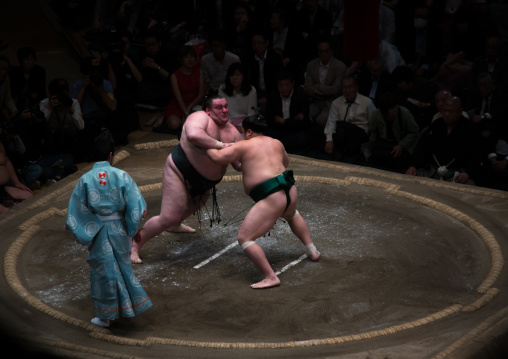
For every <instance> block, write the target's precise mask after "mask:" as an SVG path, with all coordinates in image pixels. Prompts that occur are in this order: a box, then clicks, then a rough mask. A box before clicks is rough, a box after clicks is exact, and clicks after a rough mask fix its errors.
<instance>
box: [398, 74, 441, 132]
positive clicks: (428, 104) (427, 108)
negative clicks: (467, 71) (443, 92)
mask: <svg viewBox="0 0 508 359" xmlns="http://www.w3.org/2000/svg"><path fill="white" fill-rule="evenodd" d="M392 78H393V81H394V83H395V86H396V89H395V93H394V94H395V97H396V99H397V102H398V104H399V105H401V106H403V107H405V108H407V109H408V110H409V111H411V114H412V115H413V117H414V119H415V121H416V123H417V124H418V126H419V127H420V129H424V128H425V127H427V126H428V125H429V124H430V122H431V120H432V116H434V114H435V113H436V107H435V105H434V96H435V94H436V92H437V91H438V90H439V89H438V88H437V86H436V85H435V84H433V83H432V82H430V81H428V80H427V79H424V78H421V77H417V76H415V74H414V73H413V71H411V69H410V68H409V67H407V66H399V67H397V68H396V69H395V70H394V71H393V72H392Z"/></svg>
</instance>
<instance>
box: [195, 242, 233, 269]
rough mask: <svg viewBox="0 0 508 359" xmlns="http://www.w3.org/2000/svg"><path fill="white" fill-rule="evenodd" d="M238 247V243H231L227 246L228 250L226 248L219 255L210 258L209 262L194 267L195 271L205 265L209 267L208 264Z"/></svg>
mask: <svg viewBox="0 0 508 359" xmlns="http://www.w3.org/2000/svg"><path fill="white" fill-rule="evenodd" d="M237 245H238V242H234V243H231V244H230V245H229V246H227V247H226V248H224V249H223V250H221V251H220V252H218V253H215V254H214V255H213V256H211V257H210V258H208V259H207V260H205V261H203V262H201V263H199V264H198V265H195V266H194V269H199V268H201V267H202V266H204V265H207V264H208V263H210V262H211V261H213V260H214V259H215V258H217V257H218V256H220V255H222V254H224V253H226V252H227V251H229V250H230V249H231V248H233V247H234V246H237Z"/></svg>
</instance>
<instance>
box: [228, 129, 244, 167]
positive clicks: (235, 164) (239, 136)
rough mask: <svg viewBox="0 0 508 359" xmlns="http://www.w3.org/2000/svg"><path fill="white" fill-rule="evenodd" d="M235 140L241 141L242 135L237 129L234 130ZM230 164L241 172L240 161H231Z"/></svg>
mask: <svg viewBox="0 0 508 359" xmlns="http://www.w3.org/2000/svg"><path fill="white" fill-rule="evenodd" d="M234 133H235V142H238V141H242V136H241V135H240V133H239V132H238V131H235V132H234ZM231 166H232V167H233V168H234V170H235V171H238V172H242V163H241V162H240V161H235V162H231Z"/></svg>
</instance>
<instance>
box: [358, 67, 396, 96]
mask: <svg viewBox="0 0 508 359" xmlns="http://www.w3.org/2000/svg"><path fill="white" fill-rule="evenodd" d="M394 90H395V83H394V82H393V78H392V75H391V74H390V73H389V72H388V71H387V70H386V68H385V66H384V64H383V61H382V59H381V58H380V57H378V58H376V59H374V60H370V61H367V64H366V66H365V67H364V68H363V69H362V70H361V71H360V72H359V74H358V92H359V93H361V94H362V95H364V96H367V97H368V98H370V99H371V100H372V102H374V104H376V103H377V99H378V98H379V97H380V96H381V95H382V94H384V93H387V92H391V93H393V92H394Z"/></svg>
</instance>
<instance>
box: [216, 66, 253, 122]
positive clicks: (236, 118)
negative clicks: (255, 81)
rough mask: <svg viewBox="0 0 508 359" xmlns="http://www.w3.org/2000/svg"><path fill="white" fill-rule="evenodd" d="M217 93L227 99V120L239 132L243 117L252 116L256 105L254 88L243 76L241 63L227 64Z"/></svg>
mask: <svg viewBox="0 0 508 359" xmlns="http://www.w3.org/2000/svg"><path fill="white" fill-rule="evenodd" d="M219 95H220V96H223V97H224V98H225V99H226V100H227V101H228V107H229V122H231V123H232V124H233V125H234V126H235V127H236V128H237V129H238V130H239V131H240V132H241V127H242V121H243V119H244V118H245V117H247V116H254V115H255V114H256V110H255V108H256V106H257V92H256V89H255V88H254V86H252V85H251V84H249V82H248V81H247V79H246V78H245V71H244V68H243V66H242V64H241V63H239V62H235V63H233V64H231V65H230V66H229V68H228V71H227V74H226V78H225V81H224V84H223V85H221V86H220V87H219Z"/></svg>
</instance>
